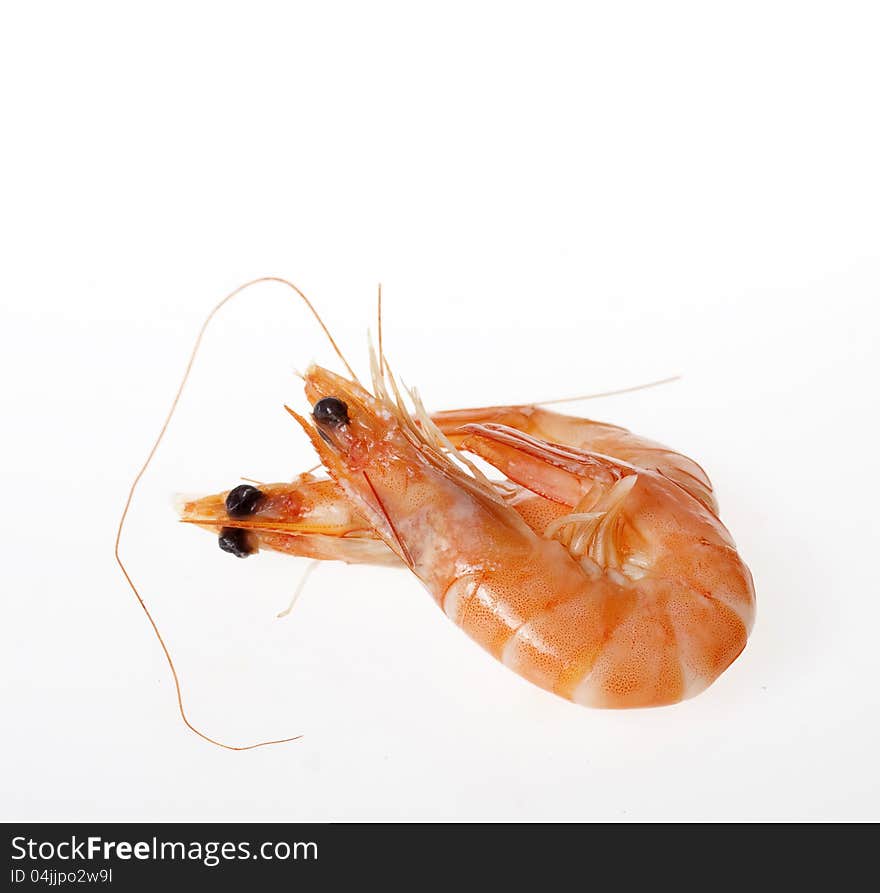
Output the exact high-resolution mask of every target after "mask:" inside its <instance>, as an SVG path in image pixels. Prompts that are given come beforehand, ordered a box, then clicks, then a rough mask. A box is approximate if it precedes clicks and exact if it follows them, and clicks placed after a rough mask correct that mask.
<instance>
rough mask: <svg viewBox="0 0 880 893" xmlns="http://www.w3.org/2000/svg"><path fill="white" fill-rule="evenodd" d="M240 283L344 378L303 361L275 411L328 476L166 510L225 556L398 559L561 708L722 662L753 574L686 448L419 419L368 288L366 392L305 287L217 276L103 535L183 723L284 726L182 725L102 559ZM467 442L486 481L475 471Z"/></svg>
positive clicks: (542, 417) (577, 423) (581, 423)
mask: <svg viewBox="0 0 880 893" xmlns="http://www.w3.org/2000/svg"><path fill="white" fill-rule="evenodd" d="M260 283H275V284H280V285H282V286H283V287H285V288H287V289H289V290H290V291H291V292H292V293H293V296H294V298H295V299H296V300H298V301H301V302H302V303H303V304H304V305H305V307H306V308H307V309H308V311H309V312H310V313H311V314H312V316H313V317H314V318H315V320H316V322H317V323H318V325H319V326H320V328H321V330H322V331H323V333H324V335H325V336H326V338H327V340H328V341H329V343H330V345H331V346H332V347H333V349H334V350H335V352H336V354H337V356H338V358H339V359H340V360H341V362H342V364H343V366H344V367H345V369H346V371H347V373H348V375H349V376H350V377H349V378H345V377H342V376H339V375H337V374H335V373H333V372H330V371H329V370H326V369H322V368H320V367H317V366H313V367H311V368H310V369H309V370H308V372H307V373H306V375H305V377H304V379H305V384H306V388H305V390H306V396H307V398H308V399H309V401H310V403H311V404H312V413H311V417H310V418H304V417H303V416H301V415H299V414H298V413H296V412H295V411H294V410H292V409H290V408H289V407H285V408H286V409H287V411H288V412H289V413H290V414H291V415H292V416H293V417H294V418H295V419H296V420H297V422H298V423H299V424H300V426H301V427H302V428H303V430H304V431H305V432H306V434H307V435H308V437H309V438H310V440H311V442H312V444H313V446H314V448H315V450H316V451H317V453H318V455H319V457H320V459H321V463H322V464H323V466H324V468H325V469H326V471H327V472H328V474H329V478H317V477H315V476H313V475H312V474H310V473H307V474H303V475H300V476H299V477H298V478H296V479H295V480H294V481H292V482H284V483H277V484H260V485H259V487H255V486H251V485H241V486H238V487H235V488H234V489H233V490H231V491H228V492H223V493H219V494H215V495H213V496H206V497H203V498H200V499H195V500H190V501H186V502H183V503H182V504H181V506H180V510H181V520H183V521H186V522H190V523H192V524H195V525H197V526H201V527H203V528H205V529H208V530H210V531H212V532H214V533H215V534H218V535H219V540H218V541H219V544H220V546H221V548H222V549H224V550H225V551H227V552H230V553H232V554H234V555H236V556H239V557H244V556H246V555H249V554H251V553H252V552H254V551H257V550H258V549H270V550H274V551H278V552H283V553H288V554H291V555H296V556H306V557H309V558H312V559H319V560H330V559H335V560H342V561H346V562H349V563H353V564H377V565H386V566H393V567H398V568H408V569H409V570H410V571H411V572H412V573H413V574H415V576H416V577H417V578H418V579H419V580H420V581H421V582H422V583H423V585H424V586H425V587H426V588H427V589H428V591H429V592H430V593H431V595H432V596H433V598H434V600H435V601H436V602H437V604H438V605H439V606H440V608H441V609H442V610H443V611H444V612H445V613H446V614H447V616H449V617H450V618H451V619H452V620H453V621H454V622H455V623H456V624H457V625H458V626H459V627H461V628H462V629H463V630H464V631H465V632H466V633H467V634H468V635H469V636H470V637H471V638H472V639H474V640H475V641H476V642H478V643H479V644H480V645H481V646H482V647H483V648H485V649H486V650H487V651H489V652H490V653H491V654H493V655H494V656H495V657H496V658H498V659H499V660H501V661H502V662H503V663H504V664H505V665H506V666H508V667H510V668H511V669H513V670H514V671H515V672H517V673H519V674H520V675H521V676H523V677H524V678H526V679H528V680H529V681H531V682H533V683H535V684H536V685H538V686H540V687H542V688H545V689H547V690H549V691H552V692H555V693H556V694H558V695H561V696H562V697H565V698H568V699H570V700H572V701H575V702H577V703H580V704H585V705H592V706H600V707H646V706H657V705H662V704H671V703H675V702H676V701H679V700H682V699H683V698H686V697H689V696H692V695H694V694H696V693H698V692H699V691H702V690H703V689H704V688H706V687H707V686H708V685H709V684H710V683H711V682H712V681H713V680H714V679H716V678H717V677H718V675H720V673H722V672H723V671H724V669H725V668H726V667H727V666H729V665H730V664H731V663H732V662H733V660H735V659H736V657H737V656H738V655H739V653H740V652H741V651H742V649H743V648H744V646H745V644H746V639H747V637H748V633H749V631H750V629H751V626H752V623H753V620H754V611H755V595H754V587H753V584H752V579H751V575H750V574H749V571H748V569H747V568H746V566H745V564H743V562H742V560H741V559H740V558H739V555H738V554H737V552H736V549H735V547H734V544H733V541H732V539H731V537H730V534H729V533H728V532H727V530H726V529H725V528H724V526H723V525H722V523H721V521H720V520H719V518H718V507H717V503H716V501H715V497H714V494H713V492H712V485H711V482H710V481H709V478H708V477H707V475H706V474H705V472H704V471H703V470H702V469H701V468H700V466H699V465H697V464H696V463H695V462H694V461H693V460H691V459H689V458H687V457H686V456H683V455H681V454H680V453H676V452H674V451H672V450H670V449H668V448H666V447H663V446H661V445H659V444H656V443H654V442H653V441H649V440H646V439H645V438H641V437H639V436H638V435H635V434H633V433H631V432H629V431H626V430H625V429H623V428H619V427H617V426H614V425H608V424H606V423H602V422H596V421H593V420H590V419H580V418H576V417H573V416H565V415H561V414H559V413H555V412H552V411H550V410H547V409H545V408H543V407H544V406H545V405H546V404H542V405H541V406H537V405H512V406H495V407H483V408H479V409H467V410H461V409H458V410H451V411H447V412H441V413H437V414H435V415H434V416H429V415H428V414H427V412H426V411H425V409H424V407H423V406H422V404H421V400H420V399H419V398H418V395H417V394H416V393H415V392H411V396H412V403H413V407H414V412H413V411H411V410H410V409H408V408H407V406H406V405H405V403H404V401H403V399H402V397H401V394H400V391H399V389H398V386H397V384H396V382H395V380H394V377H393V375H392V374H391V370H390V368H389V367H388V365H387V363H386V361H385V358H384V354H383V351H382V313H381V287H380V290H379V315H378V322H379V326H378V335H379V356H378V360H377V359H376V357H375V355H373V354H372V352H371V360H372V373H373V375H372V378H373V382H372V383H373V393H371V392H370V391H368V390H366V389H365V388H364V387H363V386H362V385H361V384H360V382H359V381H358V379H357V376H356V375H355V373H354V371H353V370H352V368H351V366H350V365H349V363H348V361H347V360H346V358H345V356H344V355H343V354H342V352H341V350H340V349H339V347H338V345H337V344H336V342H335V341H334V339H333V337H332V335H331V334H330V331H329V329H328V328H327V326H326V325H325V323H324V321H323V320H322V319H321V317H320V315H319V314H318V313H317V311H316V310H315V308H314V306H313V305H312V303H311V301H309V299H308V298H307V297H306V295H305V294H304V293H303V292H302V291H300V289H299V288H298V287H297V286H296V285H294V284H293V283H292V282H290V281H288V280H286V279H282V278H280V277H275V276H268V277H262V278H259V279H255V280H253V281H251V282H248V283H245V284H244V285H242V286H239V287H238V288H236V289H234V290H233V291H232V292H230V293H229V294H228V295H226V297H224V298H223V299H222V300H221V301H219V303H217V304H216V305H215V307H214V308H213V309H212V310H211V311H210V313H209V314H208V315H207V317H206V318H205V320H204V322H203V323H202V326H201V328H200V329H199V331H198V334H197V336H196V339H195V343H194V345H193V348H192V352H191V354H190V357H189V361H188V363H187V366H186V369H185V371H184V374H183V378H182V380H181V382H180V385H179V387H178V389H177V391H176V394H175V396H174V399H173V400H172V402H171V406H170V408H169V410H168V412H167V415H166V416H165V419H164V422H163V423H162V425H161V427H160V429H159V433H158V436H157V437H156V439H155V441H154V443H153V445H152V447H151V448H150V450H149V452H148V454H147V457H146V460H145V461H144V463H143V464H142V465H141V467H140V469H139V470H138V472H137V474H136V475H135V477H134V480H133V481H132V483H131V486H130V488H129V490H128V495H127V498H126V500H125V504H124V507H123V509H122V513H121V516H120V518H119V523H118V527H117V531H116V539H115V549H114V554H115V558H116V561H117V563H118V565H119V568H120V570H121V571H122V574H123V576H124V577H125V580H126V582H127V583H128V585H129V586H130V588H131V590H132V592H133V594H134V595H135V597H136V599H137V601H138V603H139V605H140V607H141V609H142V610H143V612H144V614H145V615H146V617H147V619H148V621H149V623H150V626H151V627H152V629H153V632H154V634H155V635H156V638H157V639H158V642H159V644H160V646H161V648H162V651H163V653H164V656H165V659H166V660H167V662H168V665H169V668H170V670H171V675H172V678H173V682H174V687H175V691H176V694H177V704H178V710H179V712H180V716H181V719H182V720H183V722H184V723H185V725H186V726H187V727H188V728H189V729H190V730H191V731H192V732H194V733H195V734H196V735H198V736H199V737H201V738H202V739H204V740H205V741H207V742H209V743H211V744H214V745H217V746H219V747H222V748H226V749H228V750H235V751H241V750H250V749H253V748H257V747H263V746H267V745H273V744H281V743H285V742H289V741H295V740H297V739H298V738H299V737H301V736H299V735H297V736H293V737H288V738H283V739H275V740H270V741H259V742H257V743H253V744H246V745H232V744H227V743H224V742H222V741H219V740H217V739H215V738H213V737H211V736H210V735H208V734H206V733H205V732H203V731H202V730H200V729H199V728H198V727H197V726H196V725H194V724H193V722H191V721H190V719H189V717H188V715H187V712H186V710H185V709H184V699H183V691H182V687H181V682H180V678H179V676H178V673H177V670H176V668H175V665H174V661H173V660H172V657H171V653H170V651H169V649H168V647H167V645H166V643H165V641H164V639H163V637H162V635H161V633H160V631H159V626H158V624H157V622H156V620H155V618H154V616H153V614H152V612H151V610H150V609H149V608H148V607H147V604H146V602H145V601H144V599H143V598H142V596H141V594H140V592H139V590H138V588H137V586H136V584H135V582H134V580H133V578H132V576H131V575H130V574H129V571H128V569H127V568H126V564H125V562H124V560H123V558H122V554H121V543H122V536H123V530H124V529H125V525H126V520H127V518H128V513H129V510H130V508H131V505H132V501H133V499H134V496H135V493H136V491H137V489H138V487H139V485H140V482H141V480H142V478H143V476H144V474H145V472H146V470H147V468H148V467H149V465H150V463H151V462H152V460H153V457H154V455H155V453H156V451H157V450H158V448H159V446H160V444H161V442H162V440H163V438H164V436H165V433H166V430H167V428H168V426H169V424H170V422H171V419H172V418H173V416H174V414H175V412H176V410H177V406H178V403H179V400H180V397H181V395H182V393H183V391H184V388H185V387H186V384H187V381H188V379H189V376H190V372H191V371H192V368H193V364H194V362H195V359H196V356H197V354H198V351H199V348H200V345H201V342H202V339H203V337H204V335H205V332H206V330H207V328H208V326H209V325H210V323H211V321H212V320H213V319H214V318H215V316H216V315H217V314H218V312H219V311H220V310H221V308H223V307H224V306H225V305H226V304H227V303H228V302H229V301H231V300H233V299H234V298H236V297H237V296H238V295H239V294H241V293H243V292H244V291H246V290H247V289H250V288H251V287H253V286H255V285H258V284H260ZM667 380H668V379H667ZM660 383H662V382H654V383H653V384H660ZM389 388H390V390H389ZM626 390H631V389H629V388H628V389H626ZM609 393H616V392H609ZM593 396H599V395H593ZM603 396H604V395H603ZM548 402H549V403H553V402H564V401H548ZM469 456H476V457H479V458H481V459H483V460H485V461H486V462H488V463H489V464H490V465H491V466H494V468H495V469H496V470H497V471H499V472H500V473H501V474H502V475H503V476H504V479H503V480H500V481H491V480H489V479H488V478H486V477H485V475H484V474H483V473H482V472H481V471H480V469H479V467H478V466H477V465H476V464H475V463H474V462H473V461H472V460H471V459H470V458H468V457H469ZM313 566H314V565H312V567H313ZM301 586H302V584H301V585H300V588H301ZM295 598H296V596H294V599H295ZM288 610H289V608H288ZM282 613H287V612H282ZM279 616H281V615H279Z"/></svg>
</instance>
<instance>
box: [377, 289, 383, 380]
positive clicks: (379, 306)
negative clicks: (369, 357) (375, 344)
mask: <svg viewBox="0 0 880 893" xmlns="http://www.w3.org/2000/svg"><path fill="white" fill-rule="evenodd" d="M376 328H377V329H378V333H379V368H380V369H384V368H385V353H384V352H383V350H382V283H381V282H380V283H379V295H378V298H377V299H376Z"/></svg>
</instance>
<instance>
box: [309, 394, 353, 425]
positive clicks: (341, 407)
mask: <svg viewBox="0 0 880 893" xmlns="http://www.w3.org/2000/svg"><path fill="white" fill-rule="evenodd" d="M312 418H313V419H314V420H315V421H316V422H321V423H323V424H326V425H330V426H332V427H334V428H337V427H339V426H340V425H347V424H348V423H349V421H350V420H349V418H348V407H347V406H346V405H345V404H344V403H343V402H342V401H341V400H340V399H339V398H338V397H322V398H321V399H320V400H319V401H318V402H317V403H316V404H315V405H314V406H313V407H312Z"/></svg>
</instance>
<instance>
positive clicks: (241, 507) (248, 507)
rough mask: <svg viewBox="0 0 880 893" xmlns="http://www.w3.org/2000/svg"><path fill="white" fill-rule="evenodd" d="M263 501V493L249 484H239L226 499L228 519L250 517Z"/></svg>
mask: <svg viewBox="0 0 880 893" xmlns="http://www.w3.org/2000/svg"><path fill="white" fill-rule="evenodd" d="M262 500H263V491H262V490H258V489H257V488H256V487H252V486H251V485H250V484H239V486H237V487H236V488H235V489H234V490H230V491H229V495H228V496H227V497H226V514H227V515H229V517H230V518H246V517H247V516H248V515H252V514H253V513H254V512H255V511H256V510H257V506H258V505H259V504H260V502H262Z"/></svg>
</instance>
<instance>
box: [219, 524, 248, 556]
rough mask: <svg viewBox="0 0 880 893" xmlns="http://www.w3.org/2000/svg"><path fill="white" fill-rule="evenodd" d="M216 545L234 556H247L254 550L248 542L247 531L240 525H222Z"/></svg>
mask: <svg viewBox="0 0 880 893" xmlns="http://www.w3.org/2000/svg"><path fill="white" fill-rule="evenodd" d="M217 545H218V546H220V548H221V549H222V550H223V551H224V552H229V553H230V554H232V555H234V556H235V557H236V558H247V557H248V555H251V554H253V552H254V551H255V550H254V549H253V548H252V547H251V544H250V543H249V542H248V536H247V531H246V530H242V529H241V528H240V527H224V528H223V529H222V530H221V531H220V539H218V540H217Z"/></svg>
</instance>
